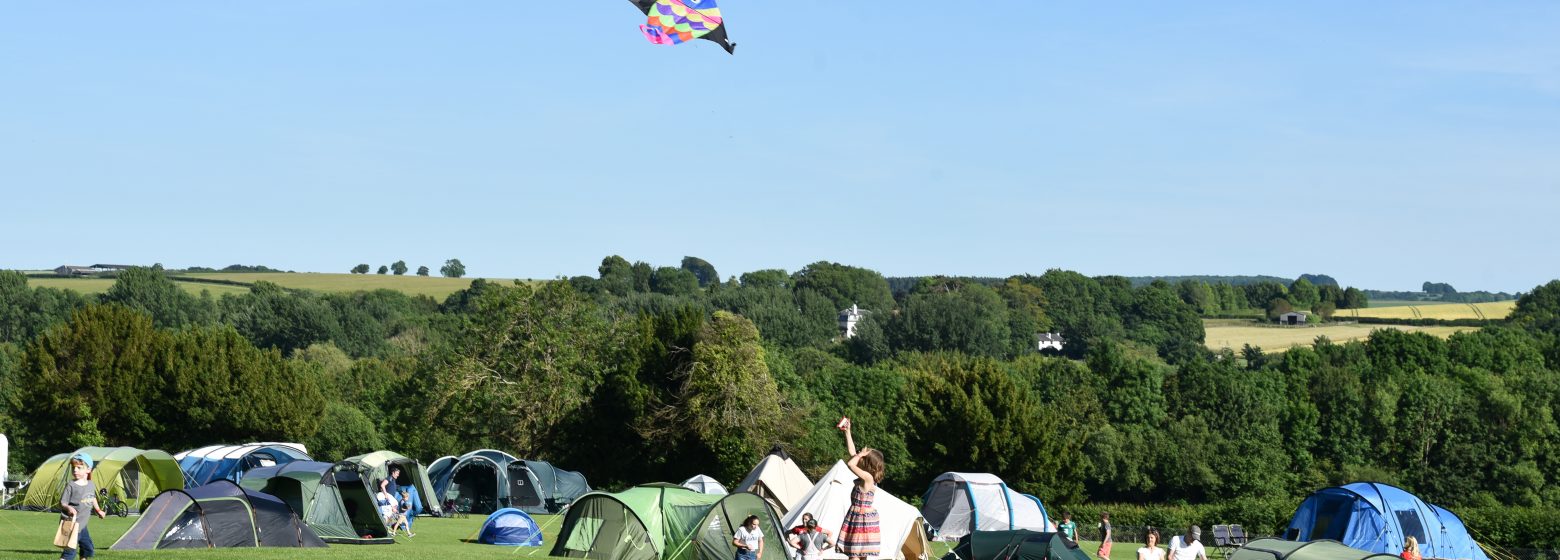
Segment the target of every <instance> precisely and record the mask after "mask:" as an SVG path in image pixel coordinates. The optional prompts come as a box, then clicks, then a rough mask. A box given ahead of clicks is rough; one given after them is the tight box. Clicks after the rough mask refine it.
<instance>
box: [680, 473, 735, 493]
mask: <svg viewBox="0 0 1560 560" xmlns="http://www.w3.org/2000/svg"><path fill="white" fill-rule="evenodd" d="M682 487H683V488H687V489H689V490H692V491H694V492H698V493H700V494H715V495H717V496H718V495H721V494H725V493H726V487H725V486H721V485H720V481H718V480H715V479H714V478H710V477H708V476H705V475H702V474H696V475H693V477H692V478H689V479H688V480H684V481H683V483H682Z"/></svg>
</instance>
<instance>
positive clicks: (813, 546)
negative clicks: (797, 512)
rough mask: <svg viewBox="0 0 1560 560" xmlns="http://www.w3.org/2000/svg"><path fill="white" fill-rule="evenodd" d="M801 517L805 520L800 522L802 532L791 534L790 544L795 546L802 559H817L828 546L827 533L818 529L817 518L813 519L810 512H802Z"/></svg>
mask: <svg viewBox="0 0 1560 560" xmlns="http://www.w3.org/2000/svg"><path fill="white" fill-rule="evenodd" d="M803 517H806V518H807V520H806V521H803V522H802V532H800V533H794V534H792V535H791V545H792V546H795V547H796V552H797V553H798V554H800V555H801V557H802V560H818V559H820V558H822V557H823V551H825V550H828V548H829V546H830V545H829V534H828V533H825V532H823V531H820V530H818V520H816V519H813V518H812V514H810V513H809V514H803Z"/></svg>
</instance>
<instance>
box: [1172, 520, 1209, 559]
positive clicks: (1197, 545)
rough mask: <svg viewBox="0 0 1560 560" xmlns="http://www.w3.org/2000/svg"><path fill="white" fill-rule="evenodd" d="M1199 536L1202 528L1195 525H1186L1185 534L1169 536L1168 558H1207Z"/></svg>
mask: <svg viewBox="0 0 1560 560" xmlns="http://www.w3.org/2000/svg"><path fill="white" fill-rule="evenodd" d="M1201 538H1202V529H1200V528H1198V527H1197V526H1196V525H1193V526H1191V527H1188V528H1187V529H1186V534H1185V535H1176V536H1174V537H1171V538H1170V560H1208V554H1207V552H1206V551H1204V550H1203V544H1202V541H1200V540H1198V539H1201Z"/></svg>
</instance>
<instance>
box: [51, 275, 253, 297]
mask: <svg viewBox="0 0 1560 560" xmlns="http://www.w3.org/2000/svg"><path fill="white" fill-rule="evenodd" d="M175 284H178V285H179V287H180V288H182V289H183V290H184V291H186V292H189V293H191V294H194V295H197V296H198V295H200V291H201V290H210V291H211V297H222V294H242V293H248V292H249V288H245V287H243V286H224V285H222V284H202V283H199V282H175ZM27 285H28V286H31V287H34V288H57V289H61V290H75V291H77V292H81V293H83V294H101V293H103V292H106V291H108V288H109V287H110V286H113V285H114V279H112V278H63V277H62V278H28V279H27Z"/></svg>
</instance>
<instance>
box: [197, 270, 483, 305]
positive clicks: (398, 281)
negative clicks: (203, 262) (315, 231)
mask: <svg viewBox="0 0 1560 560" xmlns="http://www.w3.org/2000/svg"><path fill="white" fill-rule="evenodd" d="M180 277H186V278H206V279H214V280H229V281H233V282H243V283H245V284H253V283H255V282H259V281H262V280H263V281H266V282H271V283H273V284H276V285H278V286H281V287H283V288H296V289H302V290H314V291H316V292H355V291H358V290H378V289H387V290H396V291H399V292H404V293H407V294H411V295H425V296H429V297H432V298H434V299H437V300H443V299H444V298H446V297H449V295H450V294H453V293H455V292H456V291H458V290H464V289H466V288H468V287H470V286H471V281H472V280H473V279H472V278H443V277H438V276H416V275H410V274H409V275H406V276H395V275H392V274H386V275H379V274H330V273H318V272H211V273H198V274H180V275H176V276H173V279H174V280H178V279H179V278H180ZM488 280H489V281H493V282H509V281H510V280H507V279H495V278H489V279H488Z"/></svg>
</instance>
